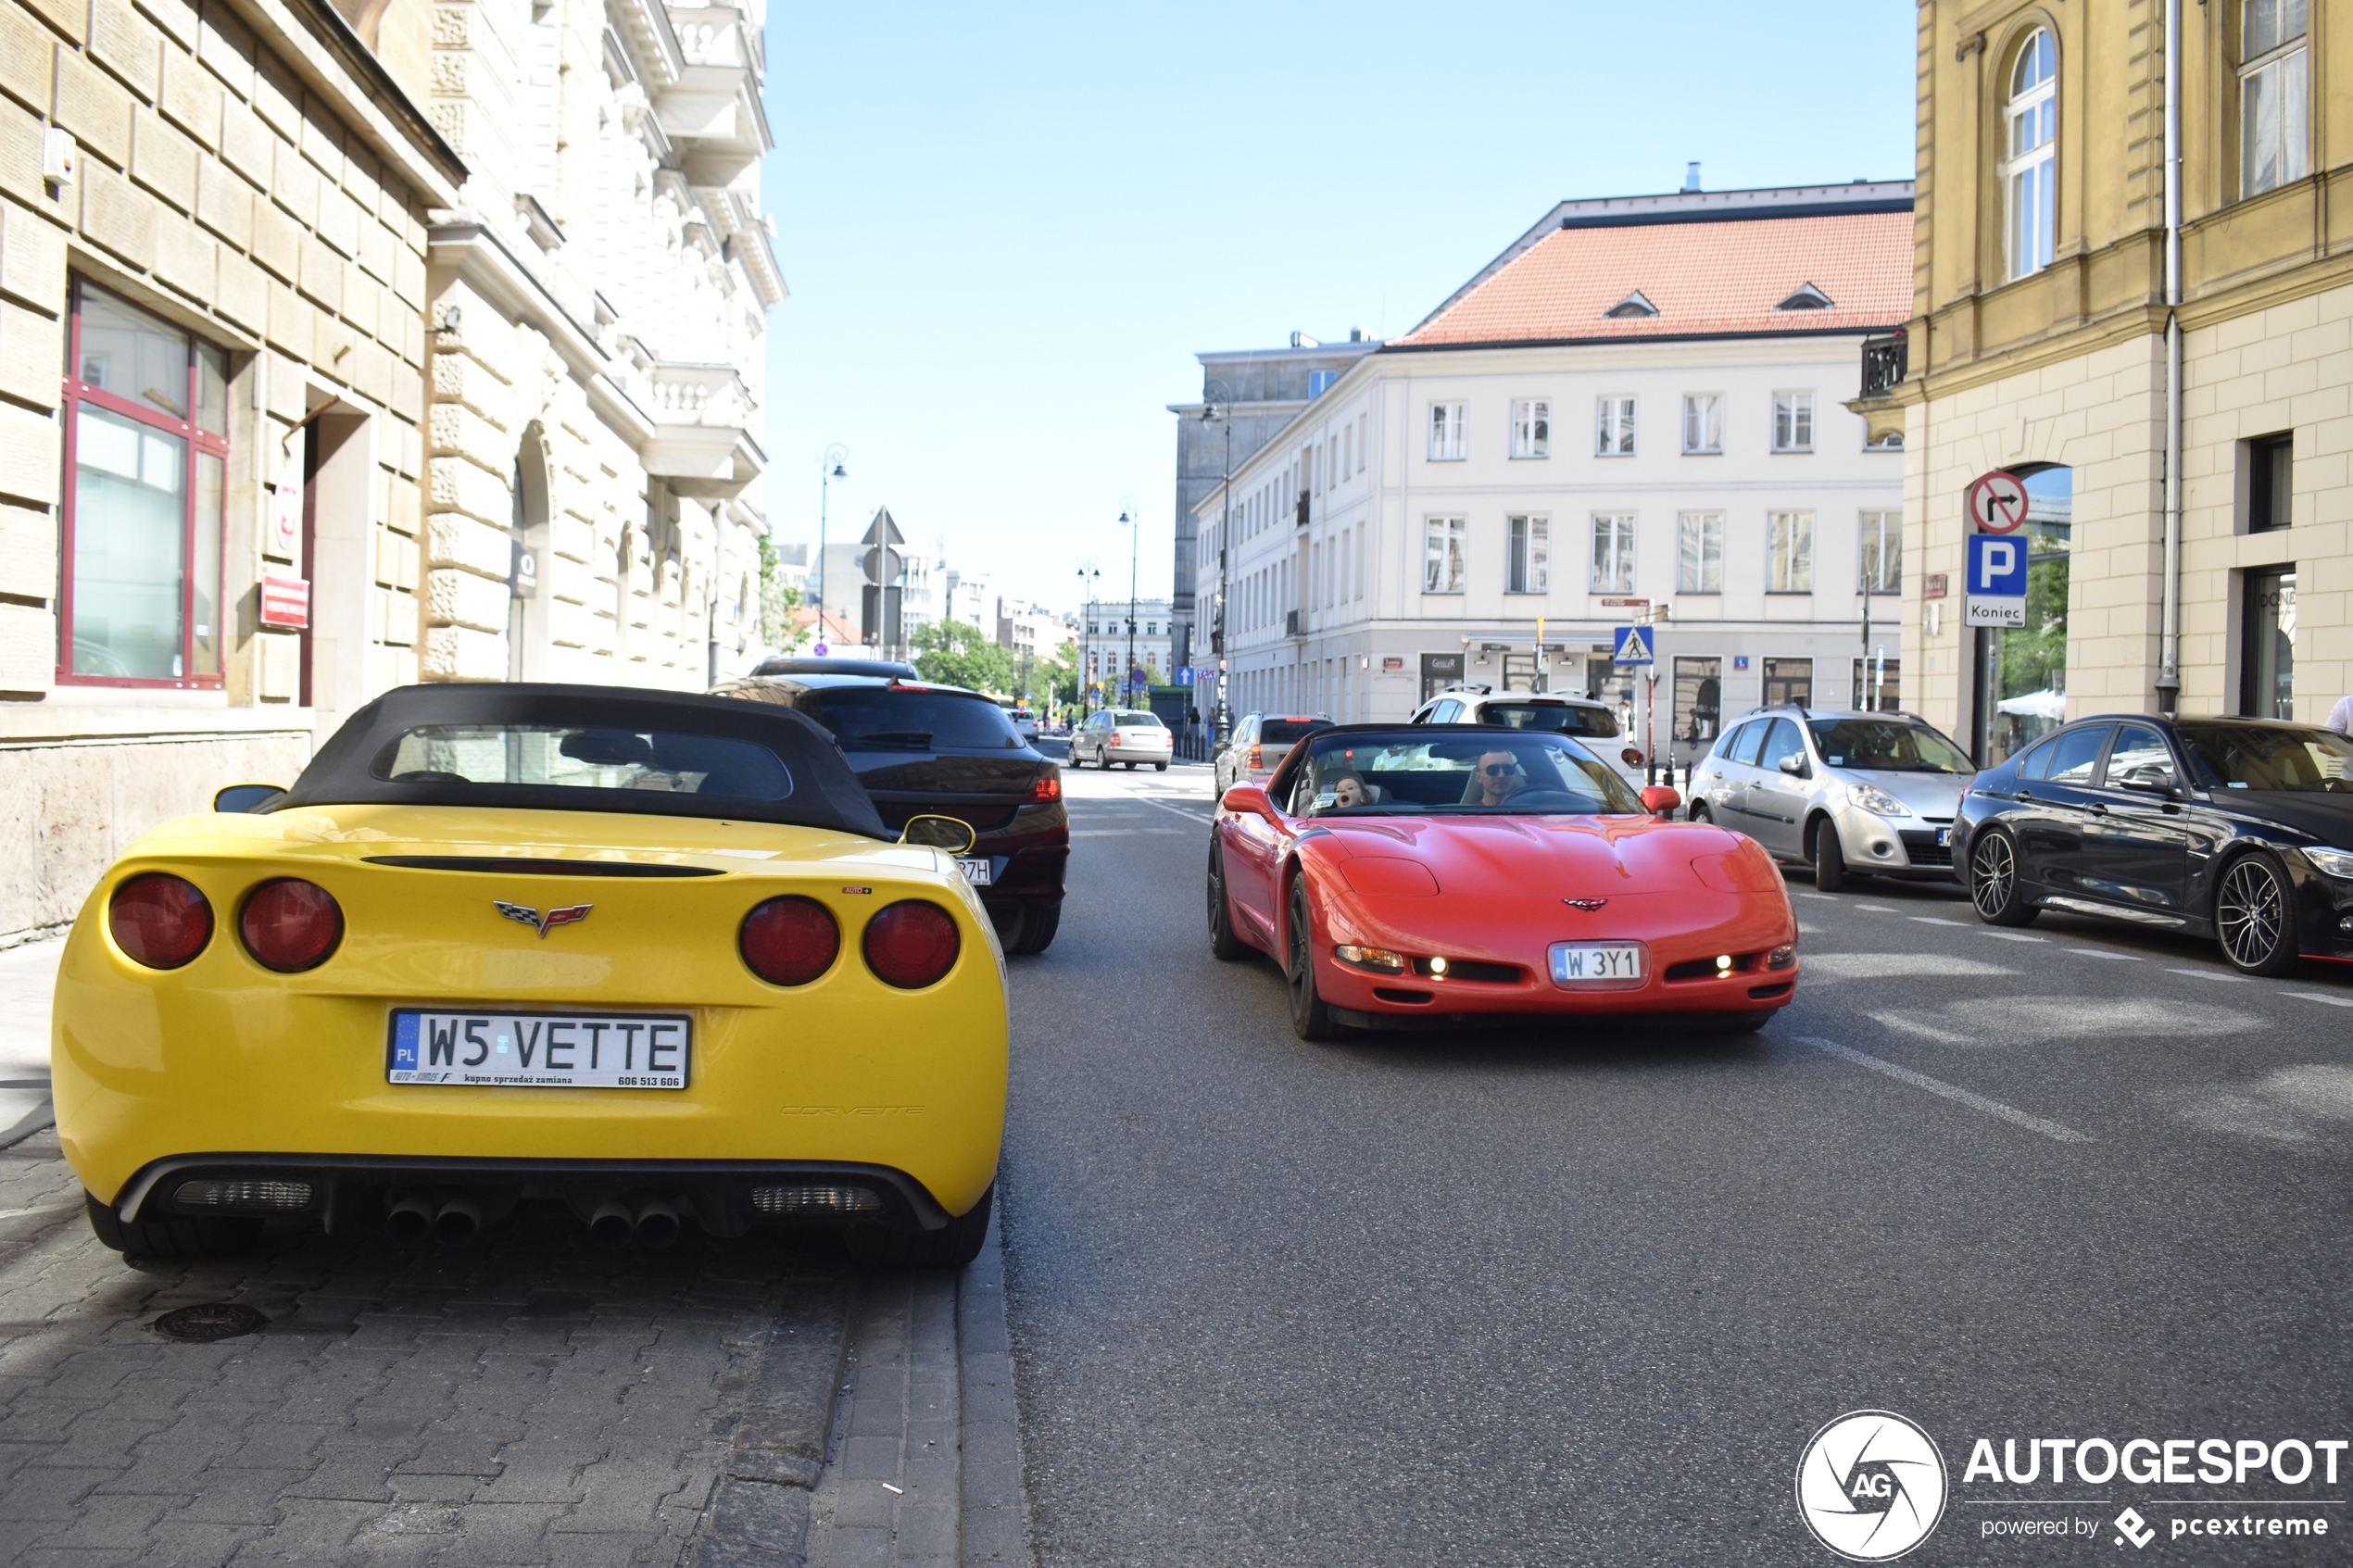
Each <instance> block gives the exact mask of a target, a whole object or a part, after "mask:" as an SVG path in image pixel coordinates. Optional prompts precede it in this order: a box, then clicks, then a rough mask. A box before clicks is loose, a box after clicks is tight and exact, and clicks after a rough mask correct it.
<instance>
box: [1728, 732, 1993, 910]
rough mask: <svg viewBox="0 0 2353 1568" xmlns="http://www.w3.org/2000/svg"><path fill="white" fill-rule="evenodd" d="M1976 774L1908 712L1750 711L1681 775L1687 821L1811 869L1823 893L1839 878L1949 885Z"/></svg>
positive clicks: (1971, 764)
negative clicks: (1961, 814) (1956, 821)
mask: <svg viewBox="0 0 2353 1568" xmlns="http://www.w3.org/2000/svg"><path fill="white" fill-rule="evenodd" d="M1976 774H1977V764H1976V763H1974V762H1972V761H1970V760H1969V754H1968V753H1966V752H1964V751H1963V750H1962V749H1961V748H1960V747H1959V746H1955V745H1954V744H1953V743H1952V742H1951V741H1950V740H1948V739H1946V738H1945V737H1944V734H1942V733H1940V732H1939V731H1937V730H1935V729H1933V728H1931V726H1930V725H1928V724H1927V723H1925V722H1924V721H1920V720H1919V719H1916V718H1914V717H1912V716H1911V715H1910V714H1908V713H1858V712H1851V711H1828V712H1826V711H1824V710H1822V709H1806V708H1796V707H1790V708H1773V709H1755V710H1754V711H1752V712H1750V713H1747V714H1745V715H1743V717H1742V718H1740V719H1739V720H1737V721H1734V722H1733V723H1732V725H1731V726H1730V728H1728V729H1727V730H1726V731H1725V733H1724V735H1723V738H1722V739H1720V740H1718V742H1717V743H1716V747H1715V749H1714V750H1712V751H1710V752H1709V753H1708V754H1707V757H1706V758H1705V759H1704V760H1703V761H1701V762H1700V763H1699V765H1698V766H1696V767H1694V768H1693V769H1692V778H1691V791H1690V794H1691V803H1692V809H1691V814H1692V821H1693V822H1715V823H1717V824H1718V826H1721V827H1728V828H1731V829H1733V830H1734V831H1736V832H1739V833H1744V834H1748V835H1749V837H1751V838H1753V839H1755V840H1756V842H1757V843H1759V844H1761V845H1763V846H1764V847H1766V849H1767V850H1768V852H1770V853H1771V854H1772V856H1773V858H1774V859H1780V860H1803V861H1810V862H1812V864H1813V867H1814V885H1815V886H1817V887H1818V888H1819V889H1821V890H1822V891H1823V892H1825V893H1835V892H1837V891H1838V889H1839V886H1840V884H1843V882H1844V881H1845V880H1846V878H1847V877H1849V876H1869V875H1873V874H1880V875H1886V876H1901V877H1919V878H1934V879H1940V880H1950V879H1951V878H1952V875H1953V814H1954V812H1955V811H1956V810H1957V809H1959V807H1960V803H1961V797H1963V796H1964V795H1967V794H1968V793H1969V781H1970V780H1971V779H1972V778H1974V777H1976Z"/></svg>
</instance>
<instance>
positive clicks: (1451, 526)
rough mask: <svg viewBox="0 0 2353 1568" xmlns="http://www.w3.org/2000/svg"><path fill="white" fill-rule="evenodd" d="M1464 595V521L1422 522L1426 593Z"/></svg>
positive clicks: (1428, 519)
mask: <svg viewBox="0 0 2353 1568" xmlns="http://www.w3.org/2000/svg"><path fill="white" fill-rule="evenodd" d="M1462 591H1463V520H1462V519H1461V518H1458V517H1433V518H1425V519H1424V520H1423V521H1422V592H1423V593H1425V594H1459V593H1461V592H1462Z"/></svg>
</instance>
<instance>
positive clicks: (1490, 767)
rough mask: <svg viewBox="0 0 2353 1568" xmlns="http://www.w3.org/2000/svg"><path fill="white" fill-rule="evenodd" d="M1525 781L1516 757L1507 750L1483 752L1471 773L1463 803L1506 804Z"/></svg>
mask: <svg viewBox="0 0 2353 1568" xmlns="http://www.w3.org/2000/svg"><path fill="white" fill-rule="evenodd" d="M1527 783H1528V775H1527V774H1525V773H1523V772H1521V771H1520V766H1519V759H1518V758H1517V757H1516V756H1514V755H1513V754H1512V753H1510V752H1508V751H1489V752H1483V753H1481V754H1480V756H1479V759H1478V771H1477V772H1475V773H1473V774H1472V775H1471V787H1470V791H1469V794H1468V797H1467V798H1466V801H1465V804H1466V805H1471V806H1502V805H1504V804H1507V803H1508V802H1509V801H1510V800H1511V797H1513V796H1515V795H1517V794H1518V793H1519V792H1520V789H1521V787H1522V786H1523V785H1525V784H1527Z"/></svg>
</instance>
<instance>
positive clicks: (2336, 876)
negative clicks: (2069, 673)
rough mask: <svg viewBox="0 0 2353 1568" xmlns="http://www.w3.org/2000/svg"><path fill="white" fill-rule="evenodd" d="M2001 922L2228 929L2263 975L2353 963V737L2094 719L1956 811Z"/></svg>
mask: <svg viewBox="0 0 2353 1568" xmlns="http://www.w3.org/2000/svg"><path fill="white" fill-rule="evenodd" d="M1954 838H1955V844H1956V846H1957V850H1958V852H1959V854H1960V856H1961V863H1962V864H1963V865H1964V866H1965V867H1966V868H1967V869H1968V882H1969V900H1970V902H1971V903H1973V904H1975V905H1976V906H1977V913H1978V918H1979V919H1981V920H1983V921H1985V922H1988V923H1990V924H1994V925H2026V924H2029V923H2031V922H2032V921H2033V920H2034V919H2035V918H2036V917H2037V916H2038V915H2040V914H2041V913H2042V911H2044V910H2045V909H2059V910H2063V911H2065V912H2067V913H2069V914H2083V915H2101V916H2105V917H2107V918H2108V919H2110V920H2120V921H2126V922H2131V923H2132V924H2133V925H2137V926H2140V927H2142V928H2144V929H2148V928H2152V927H2153V928H2156V929H2159V930H2168V931H2179V932H2182V933H2183V934H2184V935H2193V936H2211V937H2213V938H2215V939H2216V940H2217V941H2218V942H2220V943H2221V948H2222V956H2223V957H2224V958H2225V959H2228V960H2230V961H2231V963H2232V964H2233V966H2235V967H2237V968H2239V969H2242V970H2245V971H2246V972H2248V973H2250V974H2284V973H2286V972H2290V971H2291V970H2293V969H2295V968H2296V962H2297V960H2298V959H2299V958H2302V957H2310V958H2320V959H2334V960H2339V961H2344V960H2353V740H2347V738H2346V737H2345V736H2343V735H2341V734H2337V733H2336V732H2335V731H2334V730H2325V729H2321V728H2319V727H2317V726H2315V725H2310V724H2291V723H2285V722H2280V721H2271V720H2265V719H2176V720H2171V721H2168V720H2164V719H2155V718H2149V717H2146V716H2145V715H2141V714H2121V715H2112V716H2109V717H2107V718H2099V719H2082V720H2078V721H2076V722H2074V723H2072V724H2069V725H2066V726H2064V727H2063V728H2061V729H2058V730H2056V731H2054V732H2052V733H2051V734H2048V735H2045V737H2044V738H2043V739H2041V740H2039V741H2037V742H2035V743H2034V745H2032V746H2029V747H2028V748H2027V749H2026V750H2025V751H2024V752H2022V753H2020V755H2019V756H2017V757H2013V758H2011V759H2008V760H2007V761H2005V762H2003V763H2002V764H2001V765H2000V766H1998V767H1994V768H1989V769H1987V770H1986V771H1983V772H1982V773H1980V774H1978V775H1977V779H1976V782H1975V784H1974V786H1973V787H1972V788H1971V789H1970V790H1969V797H1968V798H1967V799H1966V800H1964V801H1963V802H1962V803H1961V812H1960V821H1959V822H1957V823H1955V824H1954Z"/></svg>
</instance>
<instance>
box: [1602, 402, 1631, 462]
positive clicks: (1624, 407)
mask: <svg viewBox="0 0 2353 1568" xmlns="http://www.w3.org/2000/svg"><path fill="white" fill-rule="evenodd" d="M1593 455H1594V456H1595V457H1597V458H1630V457H1632V456H1633V455H1634V400H1633V399H1632V398H1630V397H1597V398H1595V399H1594V400H1593Z"/></svg>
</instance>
